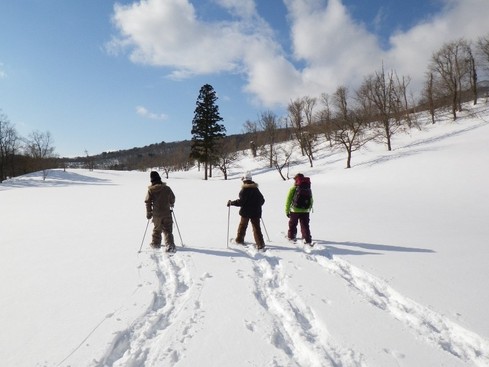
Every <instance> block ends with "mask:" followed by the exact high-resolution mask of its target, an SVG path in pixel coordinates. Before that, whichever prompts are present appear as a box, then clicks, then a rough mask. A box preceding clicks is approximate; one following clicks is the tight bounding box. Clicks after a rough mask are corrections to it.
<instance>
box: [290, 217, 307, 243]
mask: <svg viewBox="0 0 489 367" xmlns="http://www.w3.org/2000/svg"><path fill="white" fill-rule="evenodd" d="M298 223H300V226H301V234H302V239H303V240H304V241H305V242H306V243H311V241H312V238H311V230H310V228H309V213H293V212H291V213H290V216H289V231H288V232H287V237H289V239H295V238H296V237H297V224H298Z"/></svg>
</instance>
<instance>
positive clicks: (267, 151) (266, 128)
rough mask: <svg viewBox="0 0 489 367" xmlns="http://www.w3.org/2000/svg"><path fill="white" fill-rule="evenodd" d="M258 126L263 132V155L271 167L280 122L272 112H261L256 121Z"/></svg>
mask: <svg viewBox="0 0 489 367" xmlns="http://www.w3.org/2000/svg"><path fill="white" fill-rule="evenodd" d="M258 126H259V127H260V129H261V130H262V131H263V143H264V149H263V150H262V152H263V154H264V155H266V157H267V159H268V165H269V167H270V168H272V167H273V150H274V147H275V144H276V143H277V134H278V129H279V128H280V120H279V118H278V116H277V115H276V114H275V113H273V112H272V111H265V112H262V114H261V116H260V119H259V120H258Z"/></svg>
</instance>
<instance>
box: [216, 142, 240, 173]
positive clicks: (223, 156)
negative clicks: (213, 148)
mask: <svg viewBox="0 0 489 367" xmlns="http://www.w3.org/2000/svg"><path fill="white" fill-rule="evenodd" d="M237 159H238V152H236V149H235V147H234V145H233V142H232V141H231V140H230V139H224V140H223V143H222V144H221V145H220V146H219V148H218V150H217V161H216V164H215V165H216V166H217V168H219V170H220V171H221V172H222V174H223V175H224V179H225V180H227V179H228V172H229V169H230V168H231V167H232V165H233V163H234V162H235V161H236V160H237Z"/></svg>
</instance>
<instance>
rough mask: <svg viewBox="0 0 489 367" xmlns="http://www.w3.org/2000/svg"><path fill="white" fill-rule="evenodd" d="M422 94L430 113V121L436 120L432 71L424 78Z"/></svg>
mask: <svg viewBox="0 0 489 367" xmlns="http://www.w3.org/2000/svg"><path fill="white" fill-rule="evenodd" d="M422 93H423V96H424V97H425V98H426V100H427V102H428V110H429V111H430V115H431V123H432V124H434V123H435V122H436V119H435V110H436V109H435V96H434V77H433V73H428V78H427V79H426V83H425V87H424V89H423V92H422Z"/></svg>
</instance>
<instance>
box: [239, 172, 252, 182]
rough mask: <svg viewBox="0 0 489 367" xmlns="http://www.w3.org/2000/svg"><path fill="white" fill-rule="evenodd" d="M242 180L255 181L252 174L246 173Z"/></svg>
mask: <svg viewBox="0 0 489 367" xmlns="http://www.w3.org/2000/svg"><path fill="white" fill-rule="evenodd" d="M241 179H242V180H243V181H251V180H252V179H253V177H252V176H251V172H250V171H246V172H245V173H244V175H243V177H242V178H241Z"/></svg>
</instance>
